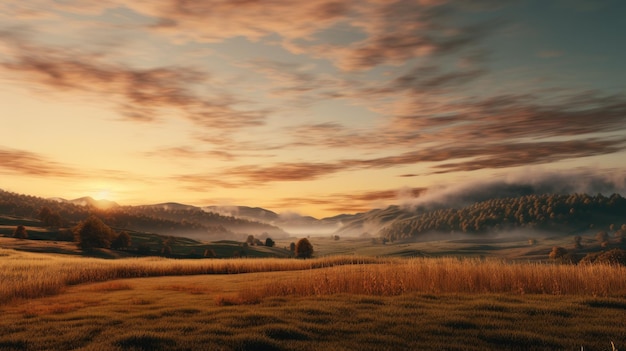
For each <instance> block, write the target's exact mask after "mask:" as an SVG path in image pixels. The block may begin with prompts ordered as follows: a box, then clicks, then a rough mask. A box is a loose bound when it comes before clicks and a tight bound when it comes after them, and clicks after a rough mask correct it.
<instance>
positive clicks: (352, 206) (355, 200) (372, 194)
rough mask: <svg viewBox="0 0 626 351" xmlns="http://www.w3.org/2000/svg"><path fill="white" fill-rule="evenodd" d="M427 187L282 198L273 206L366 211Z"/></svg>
mask: <svg viewBox="0 0 626 351" xmlns="http://www.w3.org/2000/svg"><path fill="white" fill-rule="evenodd" d="M424 191H426V189H425V188H400V189H387V190H375V191H365V192H354V193H335V194H327V195H322V196H319V195H317V194H316V195H315V196H312V197H289V198H282V199H279V200H277V201H275V202H274V203H272V205H271V206H273V207H277V208H293V207H298V206H306V205H316V206H321V207H322V208H323V209H325V210H326V211H329V212H335V213H354V212H366V211H369V210H371V209H372V208H384V207H387V206H389V205H391V204H398V203H404V202H406V201H408V200H409V199H414V198H415V197H418V196H420V194H422V193H423V192H424Z"/></svg>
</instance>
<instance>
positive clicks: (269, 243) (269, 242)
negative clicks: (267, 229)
mask: <svg viewBox="0 0 626 351" xmlns="http://www.w3.org/2000/svg"><path fill="white" fill-rule="evenodd" d="M274 244H276V243H275V242H274V240H272V238H267V239H265V246H267V247H273V246H274Z"/></svg>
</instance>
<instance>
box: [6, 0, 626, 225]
mask: <svg viewBox="0 0 626 351" xmlns="http://www.w3.org/2000/svg"><path fill="white" fill-rule="evenodd" d="M625 13H626V3H625V2H622V1H619V0H606V1H591V0H572V1H562V0H550V1H526V2H517V1H501V2H493V1H489V0H471V1H467V2H462V3H460V2H453V1H449V0H417V1H413V2H411V1H402V0H394V1H388V2H380V1H374V0H368V1H345V2H334V1H331V0H315V1H311V2H307V3H302V4H299V5H298V6H293V4H292V3H289V2H281V1H271V2H265V3H263V4H260V3H258V2H244V3H237V4H232V3H230V2H228V1H208V2H202V3H183V2H180V1H177V0H159V1H153V2H149V3H132V4H131V3H124V2H122V1H117V0H114V1H108V2H106V3H100V2H91V1H78V0H71V1H66V2H63V3H57V2H54V1H49V0H38V1H36V2H32V3H31V2H29V3H24V2H18V1H8V2H4V3H2V4H0V19H2V21H0V23H1V24H0V54H1V55H0V57H1V58H0V100H1V101H3V113H2V114H1V116H0V124H1V125H2V128H3V131H4V133H3V135H2V140H1V141H0V176H1V177H2V184H0V187H1V188H2V189H5V190H6V191H10V192H15V193H20V194H28V195H32V196H38V197H42V198H51V197H60V198H69V199H75V198H80V197H91V198H93V199H103V200H107V201H114V202H116V203H118V204H123V205H131V206H132V205H140V204H158V203H165V202H177V203H182V204H189V205H193V206H211V205H214V206H250V207H261V208H265V209H269V210H271V211H274V212H276V213H286V212H293V213H298V214H302V215H310V216H313V217H315V218H324V217H332V216H335V215H339V214H345V213H361V212H366V211H369V210H371V209H375V208H386V207H387V206H390V205H398V204H402V203H415V202H419V201H425V200H424V199H429V198H433V197H438V196H450V194H457V195H458V194H465V193H467V192H469V191H470V190H471V189H472V188H476V189H480V190H485V191H487V190H489V187H488V186H487V185H490V184H491V185H494V184H495V185H498V184H501V183H502V184H508V185H513V184H522V185H529V186H533V187H536V188H537V189H544V188H545V189H553V190H555V191H566V190H568V191H578V190H583V191H588V192H590V193H592V194H593V193H594V192H596V191H597V192H603V193H607V192H608V193H610V192H616V193H620V194H621V195H624V194H626V193H625V189H626V166H624V165H623V160H624V159H626V71H625V70H624V69H623V68H622V66H623V62H626V46H624V45H622V41H623V38H622V37H623V35H622V34H621V33H625V32H626V22H624V21H623V20H622V17H623V14H625ZM496 188H497V186H496ZM496 188H494V189H496ZM494 191H495V190H494ZM464 192H465V193H464ZM446 194H447V195H446Z"/></svg>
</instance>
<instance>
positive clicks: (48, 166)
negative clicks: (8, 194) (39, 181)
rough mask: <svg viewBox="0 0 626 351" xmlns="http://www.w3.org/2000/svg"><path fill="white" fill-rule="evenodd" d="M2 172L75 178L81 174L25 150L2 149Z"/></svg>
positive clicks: (0, 162)
mask: <svg viewBox="0 0 626 351" xmlns="http://www.w3.org/2000/svg"><path fill="white" fill-rule="evenodd" d="M0 170H4V172H8V174H19V175H25V176H37V177H58V178H74V177H78V176H79V175H80V174H79V173H78V172H77V171H76V170H73V169H72V168H70V167H67V166H65V165H62V164H60V163H57V162H54V161H51V160H48V159H47V158H46V157H44V156H42V155H40V154H37V153H34V152H30V151H24V150H16V149H10V148H1V147H0Z"/></svg>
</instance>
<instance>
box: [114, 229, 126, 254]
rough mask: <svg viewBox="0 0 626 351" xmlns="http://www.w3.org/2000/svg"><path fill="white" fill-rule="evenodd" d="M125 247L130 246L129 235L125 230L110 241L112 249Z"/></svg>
mask: <svg viewBox="0 0 626 351" xmlns="http://www.w3.org/2000/svg"><path fill="white" fill-rule="evenodd" d="M127 247H130V235H128V233H126V232H121V233H120V234H119V235H118V236H117V238H115V240H113V242H112V243H111V248H112V249H116V250H117V249H125V248H127Z"/></svg>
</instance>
